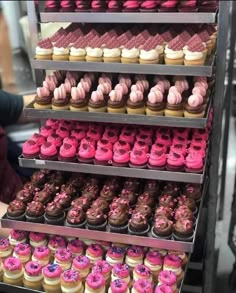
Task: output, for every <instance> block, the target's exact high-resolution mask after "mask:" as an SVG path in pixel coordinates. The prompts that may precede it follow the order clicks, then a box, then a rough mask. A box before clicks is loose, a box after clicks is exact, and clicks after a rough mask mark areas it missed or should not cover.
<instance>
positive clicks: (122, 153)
mask: <svg viewBox="0 0 236 293" xmlns="http://www.w3.org/2000/svg"><path fill="white" fill-rule="evenodd" d="M129 160H130V156H129V152H128V151H126V150H124V149H115V150H114V154H113V161H114V163H118V164H128V163H129Z"/></svg>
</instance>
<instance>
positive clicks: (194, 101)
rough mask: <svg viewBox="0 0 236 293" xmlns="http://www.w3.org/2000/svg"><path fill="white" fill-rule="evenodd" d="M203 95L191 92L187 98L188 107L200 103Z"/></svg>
mask: <svg viewBox="0 0 236 293" xmlns="http://www.w3.org/2000/svg"><path fill="white" fill-rule="evenodd" d="M202 103H203V97H202V96H201V95H199V94H193V95H191V96H190V97H189V98H188V104H189V106H190V107H193V108H196V107H199V106H200V105H202Z"/></svg>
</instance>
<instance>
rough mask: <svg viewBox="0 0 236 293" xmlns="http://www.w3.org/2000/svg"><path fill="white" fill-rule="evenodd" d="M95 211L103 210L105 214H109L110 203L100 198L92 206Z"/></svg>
mask: <svg viewBox="0 0 236 293" xmlns="http://www.w3.org/2000/svg"><path fill="white" fill-rule="evenodd" d="M91 208H93V209H99V210H102V211H103V213H104V214H106V213H108V212H109V210H110V209H109V203H108V202H107V201H106V200H105V199H103V198H102V197H98V198H97V199H96V200H95V201H94V202H93V203H92V205H91Z"/></svg>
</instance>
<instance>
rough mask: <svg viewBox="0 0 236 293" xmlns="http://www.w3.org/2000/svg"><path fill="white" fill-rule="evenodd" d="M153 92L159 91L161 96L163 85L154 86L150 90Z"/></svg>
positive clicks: (163, 90)
mask: <svg viewBox="0 0 236 293" xmlns="http://www.w3.org/2000/svg"><path fill="white" fill-rule="evenodd" d="M155 90H159V91H160V92H162V93H163V94H164V92H165V88H164V86H163V84H156V85H155V86H154V87H152V88H151V90H150V92H152V91H155Z"/></svg>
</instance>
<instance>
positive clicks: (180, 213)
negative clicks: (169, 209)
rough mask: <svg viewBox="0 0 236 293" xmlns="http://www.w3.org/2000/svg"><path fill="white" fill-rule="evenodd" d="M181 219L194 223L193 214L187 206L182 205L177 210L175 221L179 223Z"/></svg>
mask: <svg viewBox="0 0 236 293" xmlns="http://www.w3.org/2000/svg"><path fill="white" fill-rule="evenodd" d="M179 219H188V220H191V221H193V220H194V216H193V212H192V211H191V210H190V209H189V208H188V207H187V206H185V205H182V206H180V207H178V208H177V209H176V210H175V220H176V221H178V220H179Z"/></svg>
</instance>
